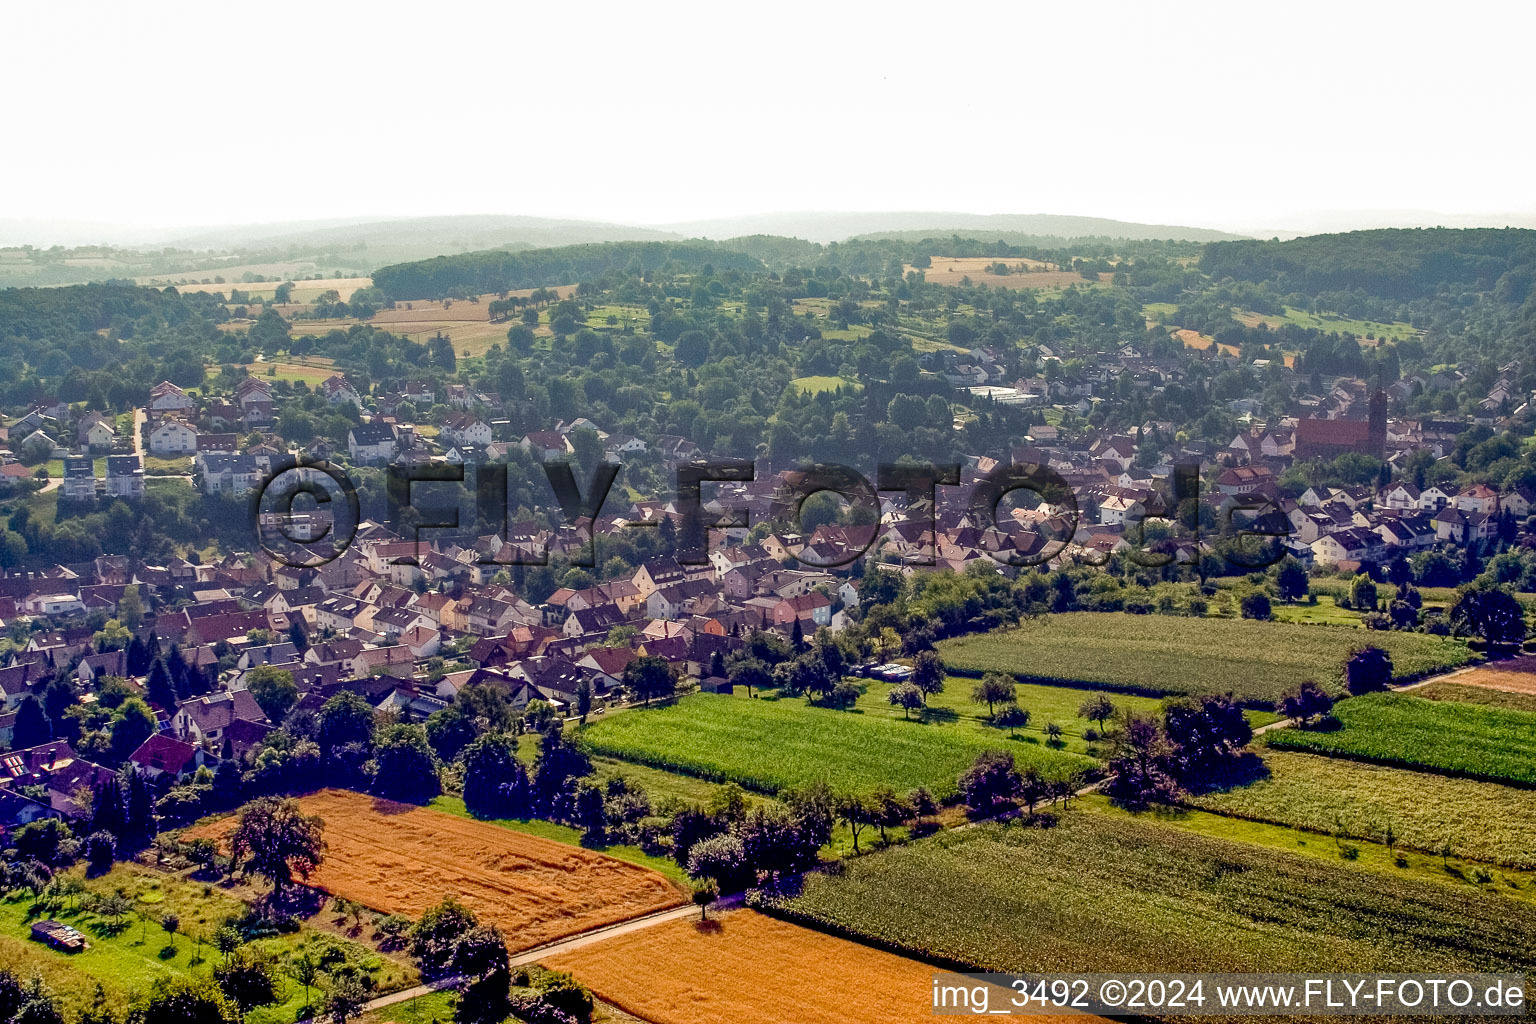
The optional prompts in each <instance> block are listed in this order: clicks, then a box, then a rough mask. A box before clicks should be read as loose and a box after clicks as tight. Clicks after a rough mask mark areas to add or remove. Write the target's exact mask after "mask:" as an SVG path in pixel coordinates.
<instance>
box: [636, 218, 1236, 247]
mask: <svg viewBox="0 0 1536 1024" xmlns="http://www.w3.org/2000/svg"><path fill="white" fill-rule="evenodd" d="M656 226H657V227H658V228H660V229H662V230H664V231H671V232H675V233H676V234H679V235H683V236H685V237H702V238H736V237H740V236H743V235H789V236H791V237H795V238H804V239H806V240H807V241H812V242H838V241H842V240H844V239H848V238H855V237H859V236H887V237H890V236H896V235H900V236H902V237H903V238H909V240H911V241H918V240H920V239H922V238H925V237H945V236H948V235H952V234H959V235H962V236H965V237H971V238H975V237H978V233H981V232H992V233H1012V234H1016V235H1028V236H1033V237H1039V236H1047V237H1054V238H1063V239H1065V238H1128V239H1132V240H1135V241H1144V240H1148V239H1163V238H1171V239H1176V240H1178V241H1185V242H1218V241H1224V240H1229V239H1238V238H1243V237H1245V236H1243V235H1234V234H1231V233H1229V232H1226V231H1215V230H1212V229H1210V228H1191V227H1179V226H1175V225H1170V224H1134V223H1131V222H1130V221H1123V220H1109V219H1107V218H1103V217H1069V216H1062V215H1058V214H1050V213H994V214H977V213H925V212H891V213H816V212H807V213H770V214H760V215H756V216H749V217H723V218H720V219H717V220H696V221H685V222H682V223H678V224H658V225H656Z"/></svg>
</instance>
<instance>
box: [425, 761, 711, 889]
mask: <svg viewBox="0 0 1536 1024" xmlns="http://www.w3.org/2000/svg"><path fill="white" fill-rule="evenodd" d="M657 774H658V775H659V774H662V773H660V772H657ZM694 781H696V780H694ZM705 785H707V783H705ZM647 792H649V790H647ZM653 799H654V797H653ZM428 806H429V807H431V808H432V810H434V811H442V812H443V813H444V814H452V815H454V816H455V817H459V818H464V819H466V820H469V821H473V822H476V823H479V824H486V825H495V826H496V827H498V828H505V829H510V830H511V831H513V832H519V833H522V834H523V835H529V836H536V837H538V838H540V839H548V840H551V841H553V842H556V843H563V844H564V845H566V846H580V847H583V848H584V849H587V850H591V851H593V852H595V853H601V854H603V855H604V856H606V857H612V858H613V859H614V860H622V861H624V862H625V863H628V864H635V865H638V866H639V867H642V868H649V869H650V870H652V871H655V872H657V873H658V874H661V875H664V876H666V877H667V878H670V879H671V880H672V881H674V882H676V883H677V884H678V885H681V886H686V885H688V884H689V880H688V873H687V872H685V871H684V870H683V869H682V868H680V867H678V866H677V865H676V864H675V863H673V861H672V860H671V859H670V858H667V857H653V856H651V855H650V854H648V853H646V852H645V851H644V850H642V849H640V848H639V847H638V846H593V845H590V844H584V843H583V842H582V833H581V829H579V828H572V827H571V826H570V825H562V824H560V823H559V822H556V821H546V820H544V819H543V818H513V819H503V818H476V817H475V816H474V815H473V814H470V813H469V810H468V809H467V808H465V806H464V800H463V798H462V797H457V796H448V795H446V794H445V795H443V796H439V797H436V798H434V799H433V801H432V803H431V804H429V805H428Z"/></svg>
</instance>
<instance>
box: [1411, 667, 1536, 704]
mask: <svg viewBox="0 0 1536 1024" xmlns="http://www.w3.org/2000/svg"><path fill="white" fill-rule="evenodd" d="M1465 678H1466V677H1465V676H1456V677H1455V679H1456V681H1455V682H1452V681H1451V680H1449V679H1446V680H1436V681H1435V682H1432V683H1426V684H1425V685H1423V686H1418V687H1415V688H1414V689H1413V695H1414V696H1415V697H1423V698H1424V699H1426V700H1449V701H1455V702H1457V703H1460V704H1480V705H1482V706H1483V707H1490V708H1501V709H1503V710H1505V711H1536V693H1514V692H1511V691H1509V690H1495V689H1491V688H1489V687H1486V686H1463V685H1462V684H1461V680H1462V679H1465Z"/></svg>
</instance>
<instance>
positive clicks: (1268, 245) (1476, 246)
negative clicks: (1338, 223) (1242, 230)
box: [1200, 228, 1536, 304]
mask: <svg viewBox="0 0 1536 1024" xmlns="http://www.w3.org/2000/svg"><path fill="white" fill-rule="evenodd" d="M1200 266H1201V269H1202V270H1204V271H1205V272H1206V273H1208V274H1210V275H1211V276H1212V277H1214V278H1217V279H1218V280H1219V279H1221V278H1224V277H1230V278H1233V279H1236V280H1240V281H1268V282H1272V283H1273V284H1274V285H1275V287H1276V288H1277V289H1278V290H1281V291H1295V292H1303V293H1306V294H1309V295H1317V294H1319V293H1322V292H1336V291H1354V290H1359V291H1363V292H1365V293H1367V294H1369V295H1375V296H1380V297H1382V298H1390V299H1419V298H1430V297H1433V296H1436V295H1444V294H1447V293H1456V292H1468V291H1476V292H1486V291H1493V292H1494V293H1495V298H1498V299H1500V300H1502V301H1505V302H1512V303H1517V304H1518V303H1520V302H1523V301H1525V299H1526V297H1527V296H1528V295H1529V293H1530V291H1531V286H1532V281H1533V279H1536V231H1531V230H1527V229H1522V228H1473V229H1464V230H1459V229H1450V228H1412V229H1406V228H1383V229H1378V230H1373V231H1352V232H1349V233H1347V234H1337V235H1309V236H1307V237H1304V238H1293V239H1291V240H1290V241H1287V242H1262V241H1236V242H1212V243H1210V244H1208V245H1206V247H1205V253H1204V255H1203V257H1202V259H1201V263H1200Z"/></svg>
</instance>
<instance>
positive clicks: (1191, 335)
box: [1173, 327, 1242, 356]
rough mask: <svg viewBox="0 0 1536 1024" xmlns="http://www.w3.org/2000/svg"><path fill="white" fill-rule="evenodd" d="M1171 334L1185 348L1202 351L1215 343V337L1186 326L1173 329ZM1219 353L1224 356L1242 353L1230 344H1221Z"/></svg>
mask: <svg viewBox="0 0 1536 1024" xmlns="http://www.w3.org/2000/svg"><path fill="white" fill-rule="evenodd" d="M1173 336H1174V337H1175V338H1178V339H1179V341H1181V342H1182V343H1183V344H1184V347H1185V348H1193V349H1198V350H1200V351H1202V352H1203V351H1205V350H1206V349H1208V348H1210V347H1211V346H1212V345H1214V344H1216V339H1215V338H1212V337H1210V336H1208V335H1205V334H1201V333H1200V332H1199V331H1192V330H1190V329H1189V328H1187V327H1186V328H1183V329H1182V330H1177V331H1174V332H1173ZM1221 354H1222V355H1224V356H1236V355H1242V352H1241V351H1240V350H1239V349H1236V348H1233V347H1232V346H1231V345H1222V346H1221Z"/></svg>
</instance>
